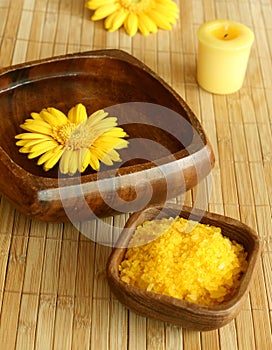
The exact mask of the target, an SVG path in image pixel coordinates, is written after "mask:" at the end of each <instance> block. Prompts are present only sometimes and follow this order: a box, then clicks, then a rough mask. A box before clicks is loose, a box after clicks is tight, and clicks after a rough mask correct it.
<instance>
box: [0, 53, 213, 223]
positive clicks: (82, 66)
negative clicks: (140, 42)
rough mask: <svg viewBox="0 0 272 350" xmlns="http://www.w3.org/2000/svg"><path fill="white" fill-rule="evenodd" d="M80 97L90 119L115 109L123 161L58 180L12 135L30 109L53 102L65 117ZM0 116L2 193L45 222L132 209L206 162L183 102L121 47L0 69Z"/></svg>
mask: <svg viewBox="0 0 272 350" xmlns="http://www.w3.org/2000/svg"><path fill="white" fill-rule="evenodd" d="M80 102H81V103H83V104H84V105H85V106H86V107H87V111H88V114H89V115H90V114H91V113H93V112H94V111H96V110H98V109H106V110H107V111H109V112H110V114H111V115H116V116H117V117H118V124H119V125H120V126H122V127H123V128H124V129H125V131H126V132H127V133H128V135H129V141H130V145H129V147H128V148H127V149H124V150H121V151H120V153H121V158H122V159H124V160H125V161H124V162H123V163H122V164H121V166H119V163H116V165H115V166H113V167H108V168H106V167H102V168H101V170H100V171H99V173H96V172H94V171H91V170H88V171H86V172H84V173H83V174H82V175H80V174H78V175H77V176H74V177H68V176H67V177H61V179H60V178H59V174H58V167H57V166H55V168H54V169H52V170H50V171H48V172H45V171H43V169H42V167H40V166H38V165H36V160H35V159H34V160H33V159H31V160H30V159H28V158H27V155H26V154H20V153H19V147H18V146H16V145H15V141H16V140H15V139H14V137H15V135H16V134H19V133H21V132H23V130H22V129H20V124H21V123H23V122H24V120H25V119H26V118H29V115H30V113H31V112H40V111H41V110H42V109H43V108H47V107H55V108H58V109H60V110H62V111H63V112H64V113H67V112H68V110H69V109H70V108H71V107H73V106H74V105H76V104H77V103H80ZM0 114H1V116H2V117H1V118H0V191H1V192H2V194H4V195H5V196H6V197H7V198H8V199H9V200H10V201H11V202H12V203H13V204H14V205H15V206H16V208H17V209H18V210H20V211H21V212H23V213H24V214H26V215H29V216H31V217H36V218H37V219H40V220H44V221H67V220H68V219H70V220H75V221H79V220H87V219H92V218H94V217H104V216H109V215H113V214H115V213H123V212H133V211H138V210H140V209H142V208H143V207H144V206H146V205H148V204H152V203H153V204H154V203H160V202H164V201H165V200H166V199H167V198H171V197H175V196H177V195H179V194H180V193H182V192H185V191H186V190H188V189H190V188H192V187H193V186H195V185H196V184H197V183H198V182H199V181H200V180H202V179H203V178H204V177H205V176H207V174H208V173H209V172H210V170H211V168H212V166H213V163H214V156H213V152H212V150H211V146H210V144H209V142H208V140H207V138H206V136H205V133H204V131H203V129H202V127H201V125H200V123H199V122H198V120H197V118H196V116H195V115H194V114H193V112H192V111H191V110H190V108H189V107H188V106H187V104H186V103H185V102H184V101H183V100H182V98H181V97H179V96H178V95H177V93H175V92H174V91H173V90H172V89H171V88H170V87H169V86H168V85H167V84H166V83H165V82H164V81H163V80H162V79H161V78H160V77H158V76H157V75H156V74H155V73H154V72H152V71H151V70H150V69H149V68H148V67H147V66H145V65H144V64H143V63H141V62H140V61H138V60H137V59H135V58H134V57H132V56H131V55H129V54H127V53H125V52H123V51H119V50H102V51H92V52H85V53H79V54H72V55H66V56H61V57H55V58H50V59H44V60H40V61H37V62H32V63H25V64H21V65H17V66H14V67H10V68H5V69H2V70H1V71H0ZM135 145H136V146H135ZM150 192H152V193H151V194H150ZM147 194H149V195H150V198H148V197H147Z"/></svg>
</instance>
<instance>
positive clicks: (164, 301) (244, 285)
mask: <svg viewBox="0 0 272 350" xmlns="http://www.w3.org/2000/svg"><path fill="white" fill-rule="evenodd" d="M169 209H170V210H173V211H176V212H177V213H180V216H182V217H184V216H183V215H185V218H186V216H187V215H190V214H191V213H192V208H191V207H188V206H183V207H182V209H181V207H180V206H179V205H178V204H172V203H171V204H169V203H168V204H167V205H165V206H164V207H161V206H156V205H155V206H154V205H151V206H148V207H147V208H145V209H144V210H142V211H140V212H137V213H133V214H132V215H131V216H130V217H129V219H128V220H127V222H126V224H125V226H124V230H123V231H122V232H121V234H120V236H119V239H118V241H117V242H116V246H115V247H114V248H113V250H112V252H111V255H110V257H109V259H108V262H107V268H106V272H107V278H108V282H109V285H110V287H111V286H112V282H113V281H114V282H115V283H116V285H117V286H118V288H120V290H121V291H122V292H123V293H125V294H129V295H131V297H132V298H133V297H134V296H136V295H137V297H139V295H140V296H141V297H142V298H144V299H145V301H149V300H152V301H153V302H154V301H156V303H157V306H159V305H165V306H172V307H175V308H179V309H180V310H182V311H188V310H189V311H190V313H192V314H195V315H197V316H200V315H204V314H205V315H206V316H207V315H211V316H212V315H214V314H216V315H217V316H224V315H227V314H229V313H231V312H233V311H234V310H235V309H236V308H237V307H238V306H239V305H240V304H241V303H242V302H243V300H244V297H245V296H246V294H247V292H248V291H249V288H250V282H251V280H252V277H253V275H254V273H255V270H256V266H257V263H258V260H259V257H260V253H261V241H260V239H259V237H258V235H257V233H256V232H255V231H254V230H253V229H252V228H250V227H249V226H247V225H246V224H244V223H242V222H240V221H238V220H236V219H234V218H231V217H228V216H224V215H220V214H217V213H211V212H205V214H204V216H203V218H204V220H203V218H202V219H201V220H200V222H203V221H204V222H206V223H207V222H208V221H210V224H211V225H216V224H215V222H219V223H221V221H222V219H224V220H226V224H227V226H229V227H231V226H233V225H238V227H239V228H240V229H241V230H244V232H245V233H246V234H247V235H248V236H249V239H250V240H251V241H252V244H253V250H252V252H251V254H250V260H249V262H248V267H247V271H246V272H245V273H244V274H243V276H242V278H241V283H240V286H239V288H238V290H237V292H236V293H235V295H234V296H233V297H232V298H231V299H230V300H228V301H226V302H223V303H221V304H218V305H214V306H207V305H201V304H196V303H192V302H189V301H186V300H182V299H178V298H174V297H171V296H168V295H162V294H158V293H155V292H152V291H146V290H143V289H141V288H138V287H135V286H131V285H129V284H128V283H125V282H123V281H122V280H121V279H120V276H119V271H117V269H116V262H119V263H120V262H121V261H122V260H123V258H124V255H125V252H126V250H127V248H126V246H125V247H123V244H127V243H128V242H129V241H130V239H131V237H132V235H133V233H134V232H135V229H136V227H137V226H138V224H141V223H142V222H143V221H142V217H143V214H145V213H146V212H148V211H151V213H152V212H153V213H154V211H156V212H159V211H160V210H164V212H165V210H166V215H168V214H169V213H167V210H169ZM201 215H203V211H202V210H197V209H194V214H193V217H195V218H197V217H200V216H201ZM165 217H170V216H165ZM217 226H219V227H221V226H220V225H218V224H217ZM125 229H130V232H129V234H128V235H127V236H126V237H124V235H125V234H126V233H125V232H127V231H125ZM222 234H223V232H222ZM120 245H122V247H120ZM113 293H114V290H113ZM147 304H148V303H147Z"/></svg>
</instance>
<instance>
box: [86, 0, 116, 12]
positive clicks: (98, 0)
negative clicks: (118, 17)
mask: <svg viewBox="0 0 272 350" xmlns="http://www.w3.org/2000/svg"><path fill="white" fill-rule="evenodd" d="M114 2H115V0H90V1H87V2H86V3H85V7H87V8H89V9H90V10H96V9H98V8H99V7H101V6H103V5H106V4H112V3H114Z"/></svg>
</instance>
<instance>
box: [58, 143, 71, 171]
mask: <svg viewBox="0 0 272 350" xmlns="http://www.w3.org/2000/svg"><path fill="white" fill-rule="evenodd" d="M72 152H73V151H72V150H69V149H65V150H64V152H63V154H62V157H61V158H60V167H59V169H60V172H61V173H62V174H68V172H69V165H70V158H71V155H72Z"/></svg>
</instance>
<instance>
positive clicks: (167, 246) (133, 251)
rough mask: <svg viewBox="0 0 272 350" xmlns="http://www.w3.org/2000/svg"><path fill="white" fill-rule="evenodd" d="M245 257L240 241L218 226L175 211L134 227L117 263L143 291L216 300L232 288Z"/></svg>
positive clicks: (127, 278)
mask: <svg viewBox="0 0 272 350" xmlns="http://www.w3.org/2000/svg"><path fill="white" fill-rule="evenodd" d="M188 227H191V229H190V230H188ZM147 237H148V240H147ZM144 242H147V243H145V244H144ZM246 257H247V253H246V252H245V250H244V248H243V246H242V245H241V244H238V243H237V242H235V241H231V240H230V239H229V238H227V237H225V236H223V235H222V233H221V229H220V228H219V227H215V226H209V225H204V224H201V223H197V222H192V221H187V220H186V219H183V218H179V217H177V218H175V219H174V218H170V219H158V220H152V221H146V222H144V223H143V224H142V225H140V226H138V227H137V229H136V231H135V234H134V236H133V238H132V240H131V242H130V246H129V247H128V249H127V252H126V255H125V258H124V260H123V261H122V262H121V264H120V266H119V270H120V278H121V280H122V281H124V282H126V283H128V284H131V285H133V286H136V287H139V288H142V289H144V290H147V291H152V292H155V293H158V294H164V295H169V296H172V297H175V298H179V299H183V300H187V301H190V302H193V303H197V304H202V305H217V304H220V303H222V302H223V301H226V300H228V299H229V298H230V297H231V296H233V294H234V293H235V292H236V290H237V288H238V286H239V284H240V280H241V276H242V274H243V273H244V272H245V271H246V268H247V260H246Z"/></svg>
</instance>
